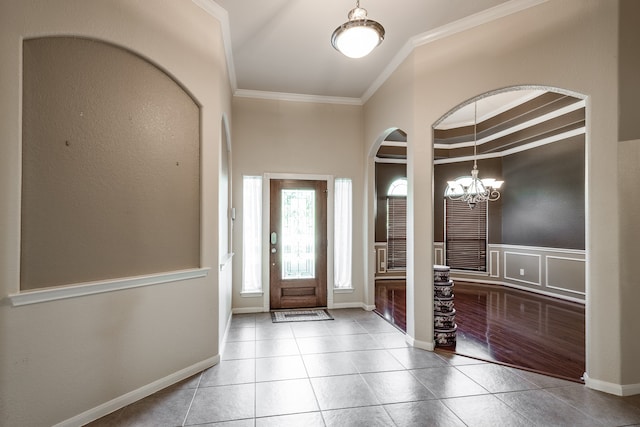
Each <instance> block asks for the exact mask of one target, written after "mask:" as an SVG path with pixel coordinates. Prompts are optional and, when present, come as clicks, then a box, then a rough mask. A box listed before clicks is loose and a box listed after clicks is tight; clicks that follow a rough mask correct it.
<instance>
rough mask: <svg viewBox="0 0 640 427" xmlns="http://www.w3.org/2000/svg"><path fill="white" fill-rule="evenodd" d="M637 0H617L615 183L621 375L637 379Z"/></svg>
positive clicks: (639, 325)
mask: <svg viewBox="0 0 640 427" xmlns="http://www.w3.org/2000/svg"><path fill="white" fill-rule="evenodd" d="M639 16H640V2H637V1H633V0H623V1H621V3H620V27H621V28H620V36H621V37H624V40H621V41H620V70H619V75H620V83H619V93H620V98H621V99H620V130H619V135H620V140H621V141H624V142H622V143H620V145H619V149H618V150H619V151H618V160H619V168H620V174H619V177H618V179H619V186H618V192H619V197H620V230H621V233H620V258H621V263H620V264H621V271H620V279H621V285H622V316H621V325H622V334H621V340H622V357H623V360H622V378H623V383H625V384H638V383H640V368H639V367H638V360H640V340H638V337H639V336H640V315H638V314H637V313H638V303H639V302H640V286H638V281H639V279H638V278H639V277H640V263H638V257H639V256H640V249H639V246H640V244H639V243H638V237H639V236H640V226H639V225H640V222H639V221H638V218H640V196H639V194H638V191H637V189H635V188H634V183H637V182H638V180H639V179H640V166H639V165H640V139H639V138H640V121H639V120H638V117H639V116H640V108H639V107H638V97H639V96H640V55H639V54H638V40H640V25H638V17H639Z"/></svg>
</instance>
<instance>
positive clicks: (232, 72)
mask: <svg viewBox="0 0 640 427" xmlns="http://www.w3.org/2000/svg"><path fill="white" fill-rule="evenodd" d="M191 1H193V2H194V3H195V4H196V5H198V6H199V7H200V8H202V9H203V10H204V11H205V12H207V13H208V14H209V15H211V16H213V17H214V18H215V19H217V20H218V21H219V22H220V30H221V32H222V43H223V45H224V55H225V58H226V60H227V73H228V74H229V84H230V85H231V91H232V92H235V91H236V90H237V89H238V80H237V78H236V69H235V66H234V63H233V51H232V50H231V27H230V26H229V13H227V11H226V10H225V9H223V8H222V6H220V5H219V4H218V3H216V2H215V1H213V0H191Z"/></svg>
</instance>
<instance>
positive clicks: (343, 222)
mask: <svg viewBox="0 0 640 427" xmlns="http://www.w3.org/2000/svg"><path fill="white" fill-rule="evenodd" d="M334 211H335V212H334V243H333V245H334V261H333V263H334V264H333V275H334V282H333V286H334V288H336V289H351V288H352V284H351V248H352V221H353V220H352V213H351V212H352V190H351V180H350V179H346V178H338V179H336V180H335V199H334Z"/></svg>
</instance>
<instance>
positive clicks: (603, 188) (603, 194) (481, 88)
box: [365, 0, 640, 391]
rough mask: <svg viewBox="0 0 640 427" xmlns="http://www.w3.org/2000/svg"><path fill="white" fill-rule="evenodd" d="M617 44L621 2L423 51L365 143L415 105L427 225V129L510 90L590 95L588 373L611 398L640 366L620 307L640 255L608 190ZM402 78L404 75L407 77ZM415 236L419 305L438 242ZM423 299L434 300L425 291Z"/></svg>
mask: <svg viewBox="0 0 640 427" xmlns="http://www.w3.org/2000/svg"><path fill="white" fill-rule="evenodd" d="M505 34H513V35H515V34H517V37H515V36H513V37H505ZM617 36H618V2H613V1H611V2H603V1H597V0H589V1H586V0H551V1H548V2H546V3H543V4H541V5H539V6H536V7H533V8H530V9H528V10H525V11H523V12H520V13H518V14H515V15H512V16H509V17H506V18H502V19H499V20H497V21H495V22H492V23H489V24H485V25H482V26H479V27H476V28H474V29H471V30H467V31H464V32H462V33H460V34H457V35H454V36H451V37H448V38H446V39H442V40H439V41H436V42H434V43H431V44H427V45H424V46H422V47H420V48H418V49H417V50H416V51H415V52H414V56H413V58H412V59H411V60H412V61H413V62H414V70H413V74H414V79H415V81H414V85H415V91H414V92H413V94H411V95H409V96H407V93H406V91H405V90H404V89H405V87H404V86H405V82H404V79H395V80H393V79H392V80H389V81H388V82H387V83H386V84H385V87H384V88H383V90H381V91H379V92H378V93H377V94H376V95H375V96H374V97H373V98H372V99H371V100H370V101H369V102H368V103H367V105H366V122H365V134H366V135H367V138H369V137H370V136H371V135H377V134H379V133H380V132H382V131H383V130H384V129H385V128H387V127H388V126H391V125H393V124H394V123H395V121H396V120H397V118H396V117H397V111H394V110H393V109H392V108H393V106H395V105H397V104H398V103H404V104H406V105H415V109H414V110H413V111H410V112H409V114H412V117H413V123H414V124H413V126H411V128H409V129H406V130H407V132H408V135H409V143H410V148H409V181H410V182H411V181H413V185H414V191H413V203H414V208H415V211H414V215H415V217H416V218H418V217H419V218H422V219H424V222H425V223H428V224H430V223H431V220H430V218H431V215H432V184H431V176H432V173H431V170H432V150H431V145H432V135H431V125H432V124H433V123H434V122H436V121H437V120H438V119H439V118H440V117H441V115H442V114H444V113H445V112H447V111H449V110H450V109H451V108H452V107H454V106H456V105H458V104H459V103H461V102H463V101H465V100H467V99H470V98H473V97H475V96H478V95H480V94H482V93H485V92H488V91H491V90H495V89H498V88H503V87H507V86H514V85H523V84H536V85H548V86H552V87H558V88H563V89H566V90H570V91H575V92H577V93H580V94H583V95H586V96H587V122H588V127H589V128H588V136H587V177H588V179H587V185H586V186H587V212H588V213H587V226H586V228H587V250H588V251H589V261H590V262H589V263H588V267H587V292H588V300H589V302H588V304H587V373H588V376H589V378H590V379H592V380H593V381H591V382H590V384H591V385H592V386H598V387H601V388H608V389H612V390H613V391H621V388H620V387H619V386H620V385H621V384H629V383H638V382H639V381H638V379H639V377H640V375H639V374H640V368H638V367H637V366H628V369H626V368H627V366H626V360H632V359H633V358H635V360H638V359H639V358H640V354H637V351H638V349H635V348H634V349H633V352H634V354H628V355H627V354H625V356H624V358H623V356H622V353H621V351H622V341H621V337H622V336H624V335H625V334H626V333H627V331H628V328H630V327H629V326H626V325H628V324H630V323H635V324H638V323H640V318H639V315H638V314H637V310H636V311H635V312H630V311H629V310H625V307H624V306H621V300H624V298H625V297H626V293H625V290H624V289H623V287H622V286H621V281H620V261H619V260H620V256H619V255H620V253H621V252H622V250H624V251H627V252H628V253H630V254H633V255H634V257H635V258H637V255H638V252H639V251H638V248H637V245H632V244H631V242H629V243H628V244H626V245H624V246H622V247H621V246H620V240H619V229H620V224H619V221H618V217H619V212H620V210H619V208H618V207H619V200H618V193H617V192H616V191H611V189H612V186H615V183H616V182H617V180H618V177H617V164H618V153H617V151H618V144H617V142H618V139H617V136H618V133H617V131H618V129H617V123H618V116H617V112H618V85H617V71H618V70H617ZM594 58H597V60H594ZM399 72H400V73H402V74H403V75H406V70H401V71H399ZM394 93H397V94H398V95H397V96H394ZM399 100H401V101H399ZM634 174H636V175H637V171H634ZM622 208H623V206H622V207H621V209H622ZM413 234H414V241H413V244H412V246H413V253H414V254H415V255H414V256H415V261H414V262H415V268H414V270H413V274H414V278H413V281H414V282H415V286H414V287H415V289H414V292H415V293H416V297H417V296H418V294H419V293H421V292H422V291H423V289H422V288H419V287H418V283H419V282H421V281H424V282H429V281H430V280H431V279H430V278H429V277H430V276H431V272H430V271H429V269H428V268H424V269H421V267H418V266H419V263H420V260H431V259H433V254H432V247H431V245H432V242H433V235H432V229H431V226H423V225H418V224H416V225H415V227H414V232H413ZM410 244H411V243H410ZM410 247H411V246H410ZM422 264H423V265H426V266H428V263H422ZM425 288H428V286H425ZM408 292H410V291H409V290H408ZM422 293H424V298H425V299H424V300H423V301H428V299H427V298H429V295H428V294H429V292H422ZM636 301H637V299H636ZM425 307H426V309H425V310H423V311H424V313H425V314H424V316H422V315H420V316H418V315H416V319H415V324H414V325H411V324H410V325H409V331H411V330H412V329H411V328H415V332H413V333H414V335H413V337H415V338H417V339H419V340H427V341H430V340H431V338H430V337H431V333H432V332H431V330H430V328H431V326H430V325H429V322H428V321H427V320H428V318H429V317H430V316H431V313H430V310H429V306H428V305H427V306H425ZM618 326H619V327H618ZM410 334H411V332H410ZM623 363H624V364H625V367H624V368H625V369H623ZM623 372H624V378H623V376H622V375H623Z"/></svg>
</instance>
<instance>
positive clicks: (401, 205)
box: [387, 197, 407, 270]
mask: <svg viewBox="0 0 640 427" xmlns="http://www.w3.org/2000/svg"><path fill="white" fill-rule="evenodd" d="M406 268H407V198H406V197H387V269H388V270H394V269H395V270H404V269H406Z"/></svg>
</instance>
